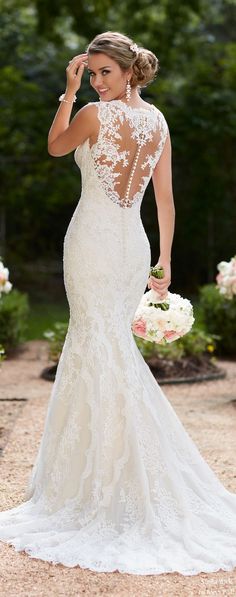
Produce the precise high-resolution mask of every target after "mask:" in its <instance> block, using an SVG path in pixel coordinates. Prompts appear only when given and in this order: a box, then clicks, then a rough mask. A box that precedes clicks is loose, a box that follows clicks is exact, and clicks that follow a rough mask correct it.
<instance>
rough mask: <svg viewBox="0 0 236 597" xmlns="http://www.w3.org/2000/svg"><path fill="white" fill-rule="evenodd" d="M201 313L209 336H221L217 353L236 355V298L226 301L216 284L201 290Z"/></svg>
mask: <svg viewBox="0 0 236 597" xmlns="http://www.w3.org/2000/svg"><path fill="white" fill-rule="evenodd" d="M199 292H200V300H199V313H200V317H201V319H202V321H203V323H204V325H205V327H206V329H207V331H208V332H209V334H219V335H220V337H221V338H220V340H219V341H218V342H217V352H218V353H219V354H221V355H225V356H233V355H236V297H234V298H233V299H231V300H229V299H225V298H224V297H223V296H222V295H221V294H220V293H219V290H218V288H217V287H216V285H215V284H206V285H205V286H202V287H201V288H200V289H199Z"/></svg>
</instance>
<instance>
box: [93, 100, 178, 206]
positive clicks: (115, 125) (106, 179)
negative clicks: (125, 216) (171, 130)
mask: <svg viewBox="0 0 236 597" xmlns="http://www.w3.org/2000/svg"><path fill="white" fill-rule="evenodd" d="M98 119H99V121H100V131H99V135H98V140H97V142H96V143H95V144H94V145H93V146H92V148H91V153H92V156H93V159H94V164H95V168H96V171H97V174H98V178H99V180H100V181H101V183H102V185H103V188H104V190H105V192H106V194H107V196H108V197H110V199H111V200H112V201H114V203H117V204H118V205H120V207H123V208H126V207H132V205H133V204H134V203H136V202H137V201H140V200H142V198H143V195H144V192H145V189H146V187H147V184H148V182H149V180H150V178H151V175H152V172H153V170H154V168H155V166H156V164H157V162H158V160H159V158H160V155H161V153H162V149H163V146H164V143H165V140H166V136H167V132H168V127H167V123H166V120H165V118H164V116H163V114H162V113H161V112H160V111H159V110H158V109H157V108H155V107H154V106H152V107H151V108H150V109H148V108H147V109H146V108H132V107H130V106H128V105H127V104H125V103H124V102H122V101H120V100H114V101H112V102H98ZM124 133H126V138H125V146H126V148H125V149H122V141H123V138H124ZM148 148H149V150H152V153H147V150H148ZM142 171H144V172H145V174H143V176H141V173H142ZM134 180H135V181H136V182H135V184H134Z"/></svg>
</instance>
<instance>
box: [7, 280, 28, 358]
mask: <svg viewBox="0 0 236 597" xmlns="http://www.w3.org/2000/svg"><path fill="white" fill-rule="evenodd" d="M28 314H29V302H28V295H27V294H26V293H23V292H20V291H19V290H15V289H14V290H12V291H11V292H9V294H5V295H2V297H1V300H0V344H2V346H3V347H4V349H5V351H6V352H7V351H8V350H9V349H10V348H14V347H15V346H17V345H18V344H20V343H21V342H23V341H24V340H25V332H26V329H27V319H28Z"/></svg>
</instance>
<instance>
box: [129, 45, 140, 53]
mask: <svg viewBox="0 0 236 597" xmlns="http://www.w3.org/2000/svg"><path fill="white" fill-rule="evenodd" d="M129 49H130V50H132V52H135V54H138V53H139V47H138V46H137V44H131V46H130V47H129Z"/></svg>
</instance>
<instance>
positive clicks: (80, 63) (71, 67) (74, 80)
mask: <svg viewBox="0 0 236 597" xmlns="http://www.w3.org/2000/svg"><path fill="white" fill-rule="evenodd" d="M87 58H88V54H79V55H78V56H74V58H72V59H71V60H70V62H69V64H68V66H67V68H66V78H67V86H66V89H67V91H70V92H72V93H76V91H78V90H79V89H80V86H81V79H82V75H83V72H84V67H85V66H86V64H87Z"/></svg>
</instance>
